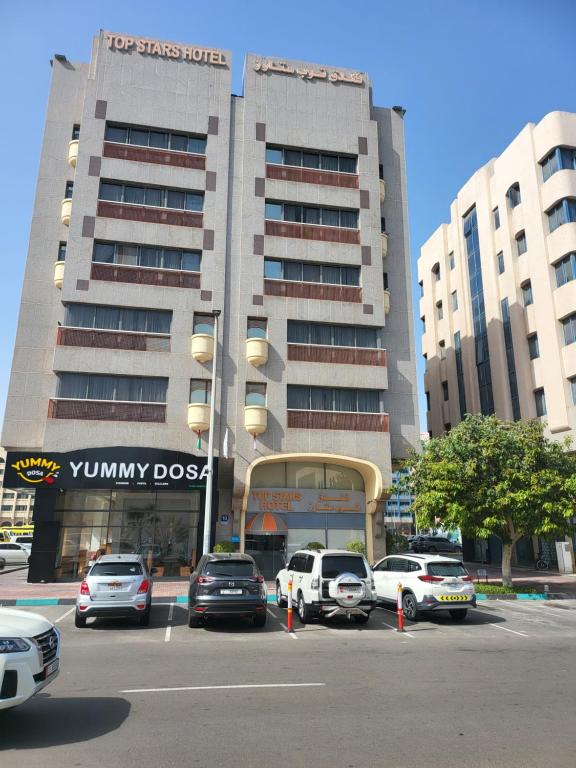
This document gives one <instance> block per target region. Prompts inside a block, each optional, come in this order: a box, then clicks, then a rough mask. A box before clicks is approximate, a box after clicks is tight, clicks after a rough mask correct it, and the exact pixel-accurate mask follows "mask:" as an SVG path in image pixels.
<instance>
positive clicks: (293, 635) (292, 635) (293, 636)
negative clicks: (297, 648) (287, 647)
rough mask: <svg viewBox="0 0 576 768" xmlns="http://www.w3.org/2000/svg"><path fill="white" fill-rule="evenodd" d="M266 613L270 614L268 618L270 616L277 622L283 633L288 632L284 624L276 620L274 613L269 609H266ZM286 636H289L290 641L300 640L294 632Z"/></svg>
mask: <svg viewBox="0 0 576 768" xmlns="http://www.w3.org/2000/svg"><path fill="white" fill-rule="evenodd" d="M266 611H267V612H268V613H269V614H270V616H272V617H273V618H275V619H276V621H277V622H278V624H280V626H281V627H282V629H283V630H284V632H288V627H287V626H286V624H283V623H282V622H281V621H280V619H279V618H278V616H276V614H275V613H274V611H272V610H271V609H270V608H266ZM288 634H289V635H290V637H291V638H292V640H300V638H299V637H298V635H296V634H295V633H294V632H288Z"/></svg>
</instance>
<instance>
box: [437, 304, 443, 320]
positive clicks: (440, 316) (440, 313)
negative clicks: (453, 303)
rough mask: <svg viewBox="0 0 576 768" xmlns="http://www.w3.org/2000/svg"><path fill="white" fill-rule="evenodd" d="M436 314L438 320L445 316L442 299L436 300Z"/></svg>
mask: <svg viewBox="0 0 576 768" xmlns="http://www.w3.org/2000/svg"><path fill="white" fill-rule="evenodd" d="M436 315H437V317H438V320H442V318H443V317H444V310H443V309H442V302H441V301H437V302H436Z"/></svg>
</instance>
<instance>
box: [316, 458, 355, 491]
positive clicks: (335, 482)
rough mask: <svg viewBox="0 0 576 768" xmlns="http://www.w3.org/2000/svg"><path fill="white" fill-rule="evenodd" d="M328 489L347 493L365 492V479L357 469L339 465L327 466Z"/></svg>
mask: <svg viewBox="0 0 576 768" xmlns="http://www.w3.org/2000/svg"><path fill="white" fill-rule="evenodd" d="M325 476H326V485H325V487H326V488H334V489H338V490H343V491H344V490H346V491H363V490H364V478H363V477H362V475H361V474H360V472H357V471H356V470H355V469H351V468H350V467H342V466H340V465H338V464H326V465H325Z"/></svg>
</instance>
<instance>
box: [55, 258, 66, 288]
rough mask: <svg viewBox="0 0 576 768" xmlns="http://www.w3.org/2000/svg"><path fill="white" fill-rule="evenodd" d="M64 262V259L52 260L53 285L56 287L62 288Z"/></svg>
mask: <svg viewBox="0 0 576 768" xmlns="http://www.w3.org/2000/svg"><path fill="white" fill-rule="evenodd" d="M65 264H66V262H65V261H55V262H54V285H55V286H56V288H60V290H61V289H62V284H63V282H64V265H65Z"/></svg>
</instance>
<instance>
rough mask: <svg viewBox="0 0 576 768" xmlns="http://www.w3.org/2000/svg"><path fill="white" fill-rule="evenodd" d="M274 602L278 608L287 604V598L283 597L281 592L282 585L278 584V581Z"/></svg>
mask: <svg viewBox="0 0 576 768" xmlns="http://www.w3.org/2000/svg"><path fill="white" fill-rule="evenodd" d="M276 602H277V603H278V607H279V608H286V606H287V605H288V600H286V598H285V597H284V595H283V594H282V587H281V586H280V582H279V581H277V582H276Z"/></svg>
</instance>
